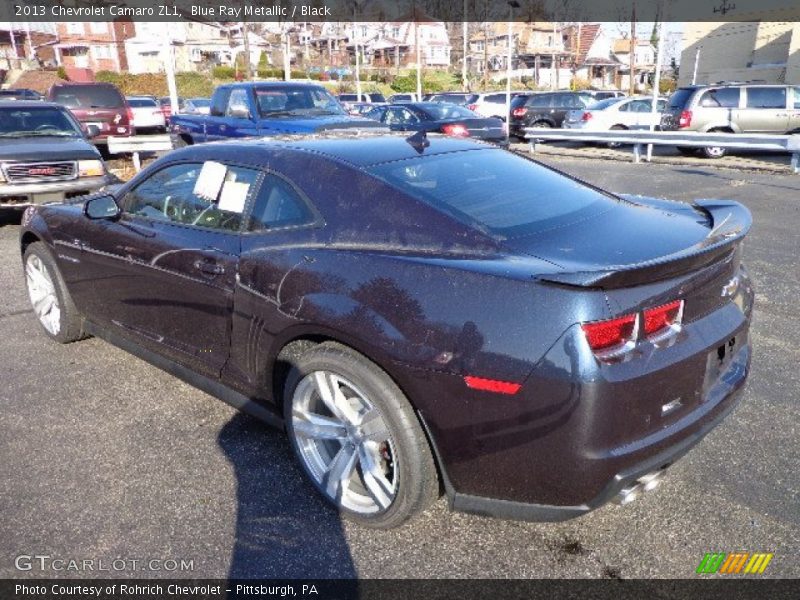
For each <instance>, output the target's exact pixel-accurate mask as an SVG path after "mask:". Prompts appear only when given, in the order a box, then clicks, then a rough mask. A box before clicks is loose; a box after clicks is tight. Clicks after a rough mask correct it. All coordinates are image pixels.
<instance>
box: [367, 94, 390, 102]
mask: <svg viewBox="0 0 800 600" xmlns="http://www.w3.org/2000/svg"><path fill="white" fill-rule="evenodd" d="M367 96H369V97H370V99H371V100H372V101H373V102H386V98H384V97H383V94H367Z"/></svg>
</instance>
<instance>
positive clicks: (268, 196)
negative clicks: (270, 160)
mask: <svg viewBox="0 0 800 600" xmlns="http://www.w3.org/2000/svg"><path fill="white" fill-rule="evenodd" d="M313 222H314V214H313V213H312V212H311V209H310V208H309V207H308V205H307V204H306V202H305V201H304V200H303V199H302V198H301V197H300V194H299V193H298V192H297V190H295V189H294V187H292V185H291V184H290V183H289V182H288V181H286V180H285V179H283V178H282V177H279V176H278V175H274V174H270V175H267V176H266V177H265V178H264V181H263V182H262V184H261V187H260V188H259V191H258V196H256V201H255V204H254V206H253V210H252V212H251V213H250V218H249V219H248V222H247V231H266V230H269V229H277V228H281V227H292V226H297V225H306V224H309V223H313Z"/></svg>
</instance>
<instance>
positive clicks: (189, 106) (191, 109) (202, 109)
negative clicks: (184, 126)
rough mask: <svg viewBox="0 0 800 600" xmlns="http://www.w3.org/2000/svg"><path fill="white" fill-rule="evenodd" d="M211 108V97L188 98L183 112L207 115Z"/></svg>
mask: <svg viewBox="0 0 800 600" xmlns="http://www.w3.org/2000/svg"><path fill="white" fill-rule="evenodd" d="M210 110H211V98H187V99H186V102H185V103H184V105H183V112H185V113H186V114H188V115H207V114H208V113H209V111H210Z"/></svg>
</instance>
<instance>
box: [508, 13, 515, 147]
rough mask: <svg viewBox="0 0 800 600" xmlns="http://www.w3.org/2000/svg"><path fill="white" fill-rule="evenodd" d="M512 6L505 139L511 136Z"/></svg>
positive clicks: (509, 26)
mask: <svg viewBox="0 0 800 600" xmlns="http://www.w3.org/2000/svg"><path fill="white" fill-rule="evenodd" d="M513 21H514V6H513V5H509V8H508V58H507V60H508V63H507V64H506V139H509V138H510V136H511V129H510V127H511V56H512V43H511V40H512V39H513V37H514V36H513V32H514V23H513Z"/></svg>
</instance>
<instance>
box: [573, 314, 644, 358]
mask: <svg viewBox="0 0 800 600" xmlns="http://www.w3.org/2000/svg"><path fill="white" fill-rule="evenodd" d="M581 329H583V333H584V335H585V336H586V341H587V342H588V343H589V347H590V348H591V349H592V352H594V353H595V354H596V355H598V356H600V357H610V356H614V355H617V354H619V353H622V352H625V351H627V350H629V349H631V348H633V344H634V343H635V342H636V336H637V335H638V332H639V315H625V316H622V317H616V318H614V319H608V320H605V321H594V322H592V323H581Z"/></svg>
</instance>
